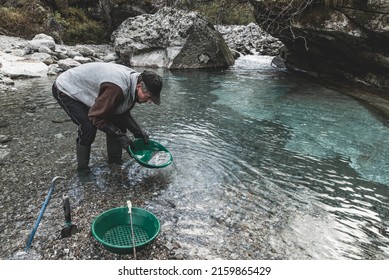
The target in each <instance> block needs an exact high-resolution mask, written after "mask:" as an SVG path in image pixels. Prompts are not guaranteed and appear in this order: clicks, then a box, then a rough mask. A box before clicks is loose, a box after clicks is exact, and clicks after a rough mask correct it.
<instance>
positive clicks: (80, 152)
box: [76, 143, 93, 183]
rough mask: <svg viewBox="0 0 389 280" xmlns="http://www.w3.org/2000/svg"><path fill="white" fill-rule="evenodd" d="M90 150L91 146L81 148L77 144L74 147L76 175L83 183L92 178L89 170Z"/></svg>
mask: <svg viewBox="0 0 389 280" xmlns="http://www.w3.org/2000/svg"><path fill="white" fill-rule="evenodd" d="M90 150H91V146H81V145H80V144H78V143H77V145H76V155H77V175H78V178H79V179H80V180H81V181H82V182H83V183H86V182H90V181H92V180H93V176H92V174H91V171H90V168H89V159H90Z"/></svg>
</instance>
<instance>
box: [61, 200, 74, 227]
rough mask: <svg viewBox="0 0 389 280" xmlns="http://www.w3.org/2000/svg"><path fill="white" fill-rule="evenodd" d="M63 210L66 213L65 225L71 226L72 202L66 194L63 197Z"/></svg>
mask: <svg viewBox="0 0 389 280" xmlns="http://www.w3.org/2000/svg"><path fill="white" fill-rule="evenodd" d="M63 210H64V212H65V223H67V224H71V222H72V216H71V215H70V200H69V197H68V196H67V195H66V194H65V195H63Z"/></svg>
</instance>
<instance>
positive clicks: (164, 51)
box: [112, 8, 234, 69]
mask: <svg viewBox="0 0 389 280" xmlns="http://www.w3.org/2000/svg"><path fill="white" fill-rule="evenodd" d="M112 41H113V45H114V47H115V50H116V52H117V54H118V56H119V58H120V59H121V60H122V61H123V62H124V63H126V64H129V65H132V66H153V67H165V68H169V69H174V68H215V67H228V66H229V65H232V64H233V63H234V58H233V55H232V53H231V51H230V49H229V48H228V46H227V44H226V43H225V41H224V39H223V37H222V35H221V34H220V33H219V32H218V31H217V30H216V29H215V28H214V27H213V26H212V25H211V24H209V22H207V21H206V20H205V19H204V18H203V17H201V16H200V15H199V14H197V13H195V12H186V11H182V10H176V9H171V8H163V9H161V10H159V11H158V12H157V13H156V14H144V15H140V16H136V17H133V18H128V19H127V20H126V21H124V22H123V23H122V24H121V25H120V26H119V28H118V29H116V30H115V31H114V32H113V34H112Z"/></svg>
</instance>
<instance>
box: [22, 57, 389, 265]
mask: <svg viewBox="0 0 389 280" xmlns="http://www.w3.org/2000/svg"><path fill="white" fill-rule="evenodd" d="M270 61H271V58H270V57H264V56H247V57H244V58H243V59H240V60H238V61H237V62H236V64H235V65H234V66H233V67H231V68H230V69H228V70H224V71H206V70H202V71H172V72H170V71H166V70H162V69H158V70H156V71H158V72H159V73H160V74H161V75H162V76H163V79H164V89H163V94H162V104H161V106H147V105H142V106H136V108H135V109H134V111H133V114H134V116H135V118H136V119H138V121H139V122H140V123H141V124H142V125H143V126H144V127H145V128H146V130H147V131H148V132H149V135H150V138H151V139H153V140H156V141H158V142H160V143H161V144H163V145H165V146H166V147H167V148H168V149H169V150H170V152H171V153H172V154H173V157H174V161H173V163H172V164H171V165H170V166H169V167H166V168H163V169H158V170H153V169H147V168H144V167H141V166H139V165H138V164H137V163H136V162H135V161H133V160H128V161H127V162H126V163H125V164H124V165H123V167H122V169H121V171H122V172H125V178H123V176H119V175H118V176H117V179H115V178H116V177H113V178H110V180H111V181H110V182H111V183H112V180H117V182H116V184H115V185H116V187H117V188H128V189H131V190H135V191H137V192H144V191H150V190H152V195H151V196H150V198H149V199H148V200H147V201H146V202H145V205H136V206H137V207H145V208H147V209H148V210H150V211H152V212H153V213H154V214H155V215H156V216H157V217H158V218H159V219H160V221H161V232H162V234H163V235H164V236H165V237H166V238H167V239H168V240H170V241H172V242H174V243H175V244H179V248H178V249H177V251H178V253H181V254H182V255H183V256H184V258H186V259H387V258H388V257H389V192H388V188H389V175H388V173H387V170H388V167H389V164H388V160H387V159H388V158H389V143H388V141H387V139H388V137H389V130H388V128H387V127H386V126H384V125H383V124H382V123H381V122H380V121H379V120H378V119H376V118H375V116H374V115H373V114H372V113H371V112H370V111H369V110H367V109H366V108H365V107H363V105H362V104H360V103H359V102H357V101H355V100H354V99H352V98H350V97H347V96H345V95H343V94H340V93H339V92H336V91H333V90H329V89H327V88H324V87H322V86H320V85H318V84H316V83H313V82H310V81H308V80H306V79H303V78H298V77H294V76H292V75H290V74H289V73H286V72H283V71H280V70H276V69H273V68H272V67H270ZM28 83H29V82H28ZM43 87H47V88H50V83H49V81H48V82H47V84H46V85H45V86H43ZM26 88H31V85H27V86H26ZM41 88H42V86H41V87H39V88H38V89H41ZM36 94H38V93H36ZM47 98H49V99H50V97H48V96H42V97H40V98H37V99H36V102H35V103H36V104H38V106H39V102H40V100H42V102H46V100H47ZM50 100H51V99H50ZM50 102H52V101H50ZM53 106H55V104H54V103H53ZM46 133H50V132H46ZM52 133H53V134H58V133H60V132H58V131H54V132H52ZM61 133H66V132H61ZM96 149H97V147H96ZM98 149H100V150H101V151H105V147H104V145H102V146H101V147H98ZM68 157H70V156H69V155H67V154H65V155H64V158H63V159H59V160H62V161H67V160H69V158H68ZM92 164H93V166H92V170H93V172H94V174H95V176H96V184H97V186H98V188H99V189H100V190H101V191H102V192H104V190H105V189H107V188H110V186H107V181H106V177H107V176H106V174H107V173H109V172H111V171H110V169H109V168H107V167H106V165H104V164H105V163H103V159H102V158H101V157H99V156H95V155H94V156H93V158H92ZM75 184H76V183H75ZM71 195H72V196H73V197H78V198H79V202H78V203H81V202H80V201H82V190H80V189H79V188H76V187H75V188H73V189H72V193H71ZM118 199H119V200H120V198H118ZM118 206H120V205H118Z"/></svg>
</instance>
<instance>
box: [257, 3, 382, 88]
mask: <svg viewBox="0 0 389 280" xmlns="http://www.w3.org/2000/svg"><path fill="white" fill-rule="evenodd" d="M250 2H251V4H252V5H253V6H254V7H255V9H254V10H255V18H256V21H257V23H258V25H260V26H261V27H262V28H264V29H266V30H267V31H268V32H269V33H270V34H271V35H273V36H274V37H276V38H279V39H280V40H281V41H282V42H283V43H284V45H285V50H284V51H283V52H282V56H283V58H284V59H285V62H286V65H287V66H288V67H289V68H290V69H296V70H299V71H300V70H301V71H304V72H306V73H310V74H312V75H315V76H319V77H323V76H325V77H338V78H346V79H348V80H351V81H355V82H362V83H364V84H366V85H369V86H374V87H378V88H382V89H383V88H389V1H379V0H370V1H368V0H359V1H327V2H333V4H334V6H329V7H325V5H324V4H323V3H324V2H326V1H319V2H317V1H316V2H312V3H316V4H315V5H313V4H312V5H311V6H309V7H307V8H305V7H304V5H301V2H302V1H295V2H294V3H296V5H295V6H293V5H289V6H286V5H285V1H284V0H275V1H274V0H250ZM340 2H342V5H341V6H340V5H339V3H340ZM306 3H308V1H307V2H306ZM336 4H338V5H336Z"/></svg>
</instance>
